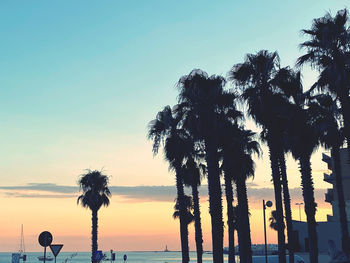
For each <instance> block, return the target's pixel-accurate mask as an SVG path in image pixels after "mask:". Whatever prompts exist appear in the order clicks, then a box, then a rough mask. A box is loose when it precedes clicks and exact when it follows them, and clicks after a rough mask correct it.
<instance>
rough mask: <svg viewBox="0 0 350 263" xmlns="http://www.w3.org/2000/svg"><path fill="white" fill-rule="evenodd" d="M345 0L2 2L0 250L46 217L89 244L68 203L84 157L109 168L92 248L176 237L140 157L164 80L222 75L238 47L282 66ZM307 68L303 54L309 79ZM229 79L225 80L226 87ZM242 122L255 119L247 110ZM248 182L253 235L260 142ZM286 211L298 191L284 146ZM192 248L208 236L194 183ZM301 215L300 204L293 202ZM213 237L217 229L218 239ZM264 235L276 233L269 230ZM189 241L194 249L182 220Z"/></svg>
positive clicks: (170, 196)
mask: <svg viewBox="0 0 350 263" xmlns="http://www.w3.org/2000/svg"><path fill="white" fill-rule="evenodd" d="M347 5H348V1H340V0H336V1H334V0H328V1H325V0H317V1H314V0H310V1H300V0H296V1H275V0H273V1H259V0H255V1H203V0H202V1H167V0H159V1H155V0H148V1H122V0H116V1H107V0H102V1H98V2H96V1H89V0H83V1H82V0H75V1H68V0H61V1H44V0H38V1H17V0H12V1H1V2H0V36H1V38H0V39H1V41H0V127H1V128H0V145H1V147H0V160H1V161H0V202H1V204H2V205H1V206H2V208H1V213H2V216H1V217H0V251H16V250H18V249H19V240H20V226H21V224H23V225H24V234H25V241H26V248H27V250H29V251H40V250H41V248H40V246H39V244H38V242H37V237H38V235H39V234H40V232H41V231H44V230H49V231H51V233H52V234H53V236H54V242H56V243H64V244H65V247H64V250H65V251H88V250H89V249H90V231H91V214H90V212H89V211H88V210H86V209H84V208H82V207H79V206H77V204H76V198H77V196H78V195H79V189H78V188H77V181H78V178H79V176H80V175H81V174H83V173H84V172H85V171H86V169H98V170H103V171H104V173H105V174H107V175H109V176H110V185H111V189H112V193H113V196H112V199H111V205H110V206H109V207H108V208H101V210H100V211H99V245H100V248H101V249H103V250H109V249H111V248H112V249H114V250H116V251H118V250H162V249H164V248H165V245H168V248H169V249H171V250H179V249H180V242H179V233H178V232H179V224H178V221H175V220H173V219H172V217H171V216H172V211H173V206H174V198H175V187H174V184H175V179H174V174H173V173H172V172H169V171H168V166H167V163H166V162H165V161H164V160H163V157H162V154H159V156H156V157H153V154H152V151H151V150H152V148H151V146H152V143H151V142H150V141H147V138H146V134H147V124H148V122H149V121H150V120H152V119H153V118H155V116H156V114H157V112H158V111H160V110H161V109H162V108H163V107H164V106H166V105H174V104H175V103H176V97H177V90H176V87H175V86H176V83H177V81H178V80H179V78H180V77H181V76H183V75H185V74H188V73H189V72H190V71H191V70H192V69H194V68H201V69H203V70H205V71H206V72H208V74H210V75H211V74H220V75H223V76H226V74H227V72H228V71H229V70H230V68H231V67H232V66H233V65H234V64H236V63H240V62H242V61H243V60H244V56H245V54H247V53H255V52H257V51H259V50H261V49H267V50H269V51H278V53H279V55H280V58H281V64H282V66H287V65H290V66H294V65H295V61H296V59H297V57H298V56H300V55H301V54H303V51H302V50H300V49H299V48H298V45H299V44H300V43H301V42H302V41H303V40H305V38H304V37H303V35H302V34H301V33H300V31H301V29H305V28H309V27H310V26H311V22H312V19H313V18H317V17H320V16H323V15H324V14H325V13H326V12H327V11H331V12H332V13H333V14H334V13H335V12H336V11H337V10H339V9H343V8H345V7H347ZM316 76H317V74H316V72H314V71H312V70H311V69H309V68H307V67H305V68H304V69H303V80H304V85H305V87H308V86H310V85H311V84H312V83H313V81H314V80H315V77H316ZM229 87H230V86H229V85H228V88H229ZM247 127H248V128H254V126H253V125H252V123H251V122H250V121H247ZM263 150H264V153H265V154H264V156H263V157H262V158H260V159H258V160H256V173H255V177H254V179H253V180H251V181H249V186H250V188H251V189H250V190H249V196H250V206H251V213H252V216H251V221H252V240H253V242H254V243H261V242H263V231H262V224H263V222H262V219H261V213H262V211H261V199H262V198H264V196H266V199H268V198H270V199H273V195H272V190H271V187H272V183H271V171H270V168H269V160H268V155H267V149H266V147H265V146H263ZM322 151H323V150H322V149H320V150H319V151H317V152H316V153H315V154H314V156H313V158H312V164H313V175H314V180H315V188H316V198H317V202H318V213H317V219H318V220H326V214H327V213H331V208H330V205H329V204H327V203H325V202H324V192H325V189H326V188H327V187H330V185H328V184H327V183H325V182H323V181H322V178H323V172H326V165H325V164H324V163H322V161H321V153H322ZM287 165H288V167H287V168H288V176H289V182H290V187H291V188H292V190H291V191H292V198H293V199H292V204H293V218H295V219H298V218H299V210H298V207H297V206H295V205H294V203H295V202H298V201H302V199H301V194H300V193H301V192H300V175H299V172H298V165H297V163H295V162H294V161H293V160H292V158H290V157H289V158H288V161H287ZM201 193H202V195H201V196H202V198H201V209H202V214H203V215H202V218H203V232H204V248H205V249H210V217H209V215H208V197H207V189H206V182H203V187H202V188H201ZM301 217H304V220H305V214H304V213H301ZM226 239H227V238H226V237H225V242H226V243H227V241H226ZM268 239H269V241H270V242H276V239H277V237H276V233H275V232H273V231H272V230H268ZM190 248H191V249H194V248H195V245H194V237H193V226H190Z"/></svg>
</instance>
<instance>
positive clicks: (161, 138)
mask: <svg viewBox="0 0 350 263" xmlns="http://www.w3.org/2000/svg"><path fill="white" fill-rule="evenodd" d="M178 124H179V119H178V118H177V117H176V116H175V115H173V113H172V110H171V108H170V106H166V107H165V108H164V109H163V110H162V111H160V112H158V114H157V116H156V119H154V120H152V121H151V122H150V123H149V131H148V138H149V139H151V140H153V153H154V154H157V153H158V151H159V147H160V145H161V144H163V146H164V147H163V150H164V157H165V159H166V160H167V161H168V162H169V169H170V170H174V171H175V177H176V190H177V202H178V205H179V219H180V220H179V221H180V238H181V251H182V262H183V263H187V262H189V260H190V258H189V248H188V224H187V223H186V221H187V220H186V217H187V215H186V205H185V201H186V200H185V194H184V184H183V169H182V164H183V161H184V159H185V157H186V156H187V154H189V153H190V152H191V150H192V149H193V144H192V141H191V140H190V137H189V136H188V134H187V133H186V131H185V130H183V129H180V128H179V126H178Z"/></svg>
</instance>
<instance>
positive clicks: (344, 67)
mask: <svg viewBox="0 0 350 263" xmlns="http://www.w3.org/2000/svg"><path fill="white" fill-rule="evenodd" d="M348 22H349V16H348V10H347V9H343V10H339V11H338V12H337V14H336V15H335V16H334V17H332V15H331V14H330V13H327V14H326V15H325V16H323V17H321V18H317V19H314V20H313V23H312V26H311V29H309V30H302V32H303V33H304V34H306V35H307V36H308V37H310V40H308V41H305V42H303V43H302V44H301V45H300V47H301V48H304V49H306V51H307V53H306V54H305V55H303V56H301V57H299V59H298V61H297V65H298V66H301V65H304V64H306V63H309V64H311V66H313V67H315V68H316V69H318V70H319V71H320V75H319V78H318V80H317V82H316V83H315V84H314V86H313V87H312V88H313V89H314V88H318V89H319V90H321V91H323V90H327V91H330V92H331V93H333V94H335V95H336V96H337V98H338V99H339V102H340V105H341V112H342V116H343V121H344V135H345V137H346V139H347V142H348V145H349V144H350V100H349V91H350V85H349V83H350V41H349V37H350V27H349V26H348ZM348 153H349V160H350V147H348Z"/></svg>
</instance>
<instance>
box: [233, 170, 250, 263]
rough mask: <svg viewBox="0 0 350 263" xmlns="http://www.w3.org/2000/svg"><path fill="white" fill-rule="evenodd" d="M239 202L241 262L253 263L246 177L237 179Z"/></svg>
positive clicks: (239, 176) (240, 176)
mask: <svg viewBox="0 0 350 263" xmlns="http://www.w3.org/2000/svg"><path fill="white" fill-rule="evenodd" d="M236 187H237V201H238V215H237V216H238V220H237V221H238V231H237V232H238V243H239V257H240V262H246V263H252V242H251V237H250V223H249V207H248V196H247V186H246V182H245V175H238V177H237V179H236Z"/></svg>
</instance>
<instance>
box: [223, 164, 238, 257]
mask: <svg viewBox="0 0 350 263" xmlns="http://www.w3.org/2000/svg"><path fill="white" fill-rule="evenodd" d="M224 169H225V168H224ZM224 177H225V194H226V202H227V225H228V263H235V236H234V231H235V229H234V222H233V221H234V216H233V204H232V203H233V188H232V180H231V176H229V172H228V171H227V169H225V176H224Z"/></svg>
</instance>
